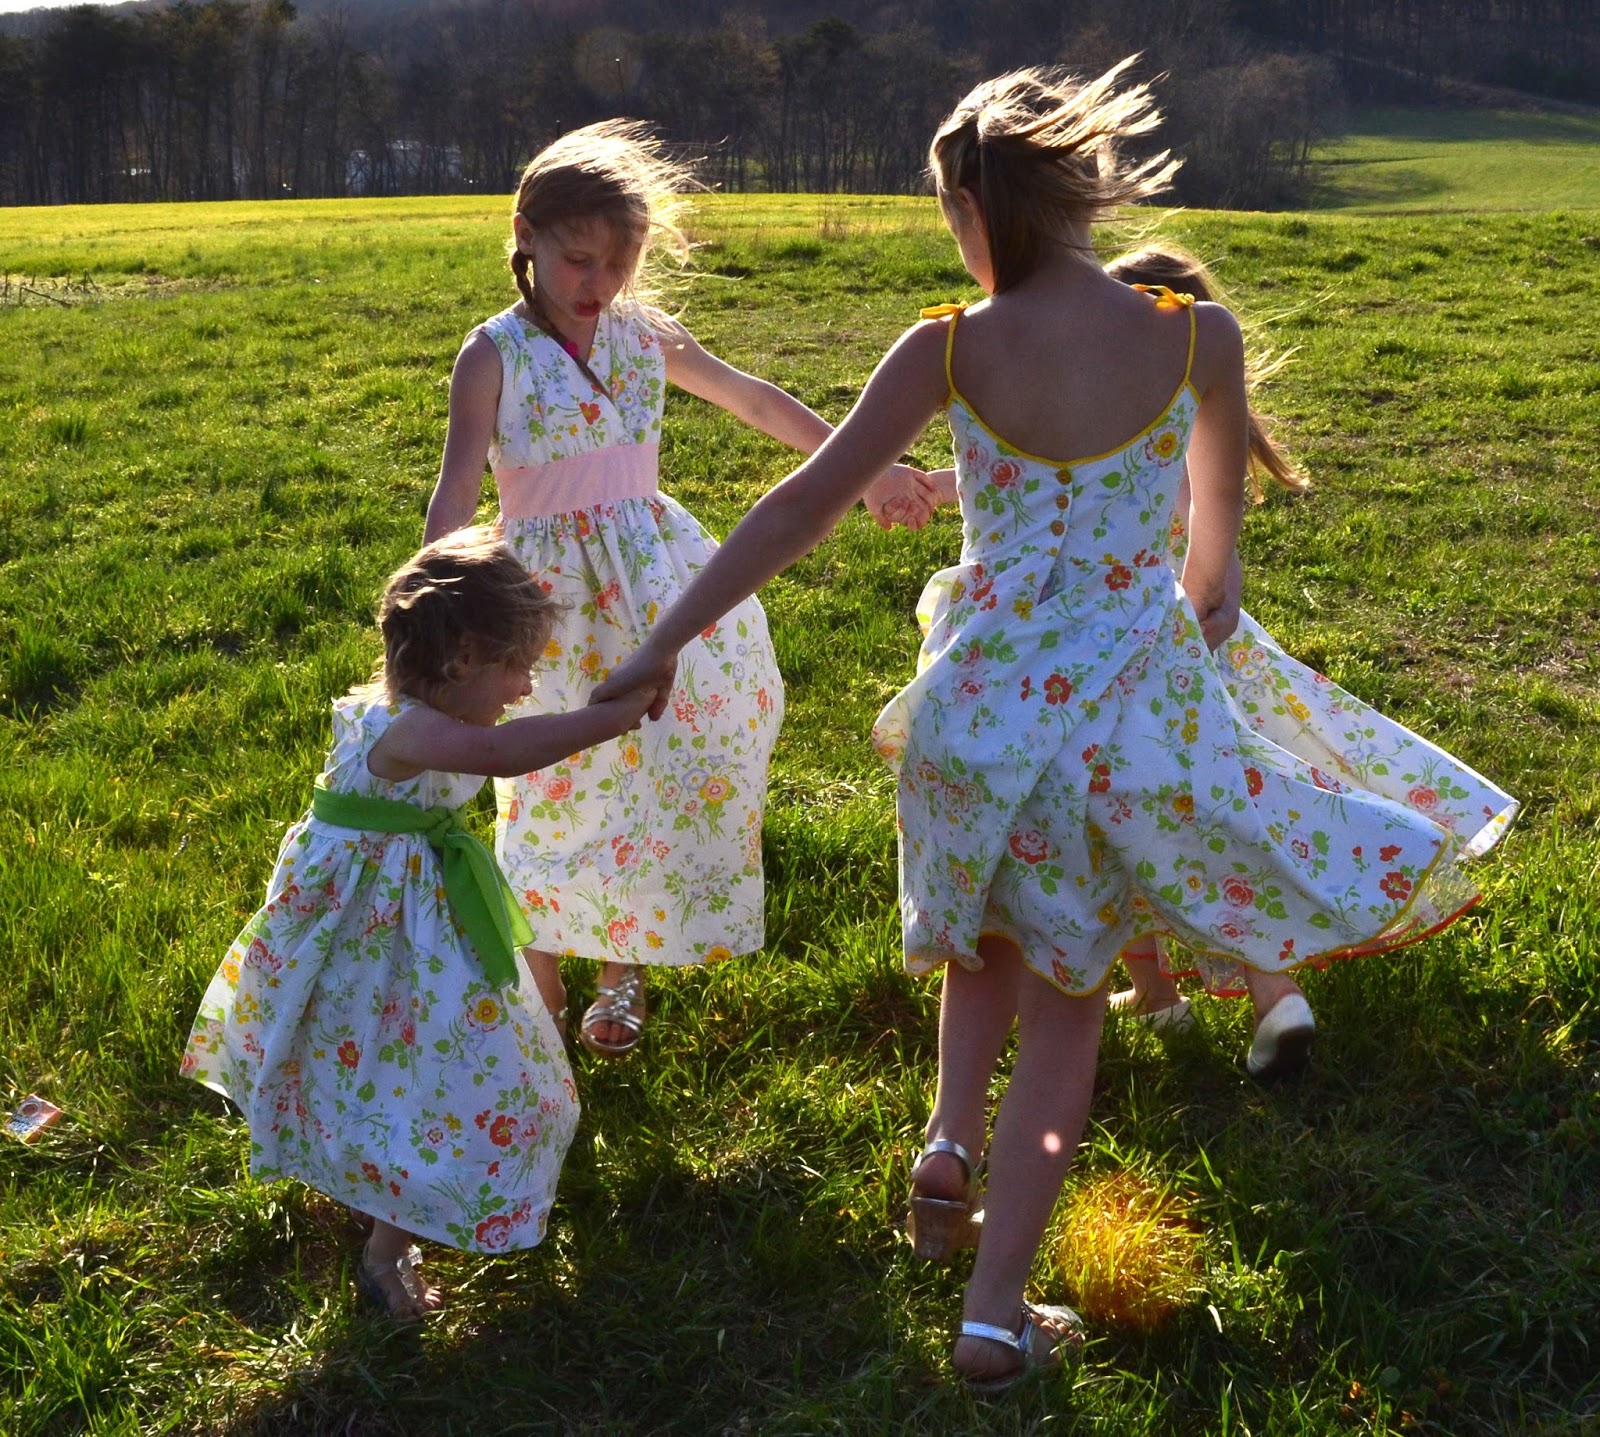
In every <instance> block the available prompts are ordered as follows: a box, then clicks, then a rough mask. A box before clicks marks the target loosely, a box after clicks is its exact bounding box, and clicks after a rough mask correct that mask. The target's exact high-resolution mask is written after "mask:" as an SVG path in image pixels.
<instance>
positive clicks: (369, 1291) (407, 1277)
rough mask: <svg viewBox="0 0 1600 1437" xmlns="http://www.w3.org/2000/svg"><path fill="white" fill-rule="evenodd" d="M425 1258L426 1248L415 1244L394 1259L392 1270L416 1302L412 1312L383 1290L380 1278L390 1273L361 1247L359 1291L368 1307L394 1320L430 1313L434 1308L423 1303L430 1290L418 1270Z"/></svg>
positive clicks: (412, 1319) (410, 1319)
mask: <svg viewBox="0 0 1600 1437" xmlns="http://www.w3.org/2000/svg"><path fill="white" fill-rule="evenodd" d="M421 1261H422V1249H421V1248H419V1247H417V1246H416V1244H415V1243H413V1244H412V1245H411V1246H410V1247H408V1248H407V1249H406V1250H405V1251H404V1252H403V1253H401V1254H400V1256H399V1257H397V1258H396V1259H395V1260H394V1267H393V1269H392V1271H393V1273H394V1275H395V1276H396V1277H397V1278H398V1279H399V1280H400V1287H401V1289H402V1291H404V1293H405V1295H406V1297H407V1298H409V1299H410V1301H411V1302H412V1304H413V1308H412V1310H411V1311H409V1312H406V1311H402V1310H401V1309H399V1308H397V1307H396V1306H395V1304H394V1302H393V1300H392V1299H391V1298H390V1296H389V1294H388V1293H387V1292H385V1291H384V1290H383V1286H382V1284H381V1282H380V1281H379V1278H380V1276H387V1274H385V1273H383V1271H382V1269H381V1268H374V1267H373V1266H372V1265H371V1264H369V1263H368V1261H367V1250H366V1248H364V1247H363V1248H362V1249H361V1257H360V1258H359V1259H358V1260H357V1262H356V1292H357V1294H358V1295H359V1296H360V1298H361V1300H362V1301H363V1302H364V1303H366V1304H367V1306H369V1307H371V1308H372V1309H373V1310H374V1311H377V1312H381V1313H383V1314H384V1315H385V1316H386V1317H388V1318H389V1320H390V1321H391V1322H397V1323H409V1322H419V1321H421V1320H422V1318H423V1316H424V1315H425V1314H426V1313H428V1312H431V1311H432V1310H433V1309H432V1308H425V1307H423V1306H422V1303H423V1301H424V1293H425V1290H426V1289H425V1288H424V1286H423V1282H422V1274H421V1273H420V1272H418V1271H417V1267H418V1265H419V1264H420V1263H421Z"/></svg>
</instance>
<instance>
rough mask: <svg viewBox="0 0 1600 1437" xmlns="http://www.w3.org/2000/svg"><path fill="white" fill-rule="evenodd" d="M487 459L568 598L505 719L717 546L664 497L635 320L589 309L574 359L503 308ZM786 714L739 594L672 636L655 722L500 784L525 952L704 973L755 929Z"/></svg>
mask: <svg viewBox="0 0 1600 1437" xmlns="http://www.w3.org/2000/svg"><path fill="white" fill-rule="evenodd" d="M483 329H484V331H485V332H486V333H487V334H488V335H489V336H490V337H491V338H492V339H493V341H494V343H495V346H496V347H497V348H498V350H499V351H500V358H501V364H502V381H501V387H500V408H499V413H498V416H497V420H496V426H495V435H494V441H493V444H492V445H491V448H490V451H489V462H490V466H491V468H492V469H493V470H494V474H495V481H496V485H497V488H498V490H499V494H500V510H501V524H502V526H503V528H504V532H505V535H506V538H507V540H508V542H509V543H510V544H511V546H512V548H513V549H515V551H516V552H517V554H518V556H519V557H520V558H521V559H522V561H523V562H524V563H525V564H526V565H527V566H528V570H529V572H530V573H532V574H534V575H535V576H536V577H537V578H538V579H539V580H540V581H541V582H542V583H543V584H544V586H545V587H546V588H547V589H548V590H550V591H551V592H553V593H554V594H555V595H556V597H557V598H559V599H561V600H563V601H564V602H565V604H566V610H565V613H564V615H563V616H562V617H561V618H560V619H559V620H558V621H557V627H556V632H555V634H554V636H553V637H552V638H551V640H550V643H549V646H548V648H547V649H546V651H545V656H544V659H543V662H542V663H541V664H540V665H539V666H538V667H537V668H536V670H535V685H534V691H533V693H532V695H531V696H530V697H529V698H528V699H527V700H526V701H525V702H524V703H523V704H521V705H519V706H518V707H517V708H516V709H515V710H514V711H513V715H514V716H515V715H520V714H530V713H559V712H563V711H565V710H568V709H573V708H579V707H581V706H583V705H584V704H586V703H587V702H588V700H589V695H590V693H591V692H592V691H593V689H594V688H595V687H596V685H598V684H599V683H600V681H601V680H603V679H604V678H605V677H606V675H607V674H608V673H609V672H610V671H611V669H612V668H613V667H614V666H615V665H616V664H618V663H619V662H620V661H621V660H622V659H623V658H624V657H626V656H627V655H628V654H629V653H631V652H632V651H633V650H634V649H635V648H637V647H638V645H639V644H640V643H641V642H642V641H643V639H644V637H645V635H646V634H647V633H648V632H649V630H650V626H651V625H652V624H653V623H654V622H655V619H656V617H657V615H659V614H660V613H662V612H664V611H665V610H666V609H667V607H668V606H669V605H670V604H671V603H672V602H673V600H674V599H676V598H677V596H678V595H679V594H680V593H681V592H682V591H683V589H684V587H685V586H686V585H687V584H688V582H689V580H690V579H692V578H693V577H694V575H695V574H696V573H697V572H698V571H699V569H700V568H701V566H702V565H704V563H705V561H706V560H707V559H708V558H709V557H710V555H711V553H712V552H713V551H714V549H715V548H716V544H715V541H714V540H713V539H712V538H711V536H710V535H709V534H708V533H707V532H706V531H705V529H703V528H702V527H701V525H700V524H699V523H698V522H697V521H696V520H695V519H694V517H693V516H692V515H691V514H690V513H689V512H688V511H687V510H686V509H685V508H684V507H683V506H682V505H681V504H679V503H677V502H676V501H675V500H673V499H671V498H669V497H668V496H666V495H664V494H662V493H660V492H659V491H658V488H657V482H658V446H659V443H660V438H661V414H662V403H663V396H664V391H665V388H666V361H665V358H664V356H663V355H662V352H661V342H660V339H659V337H658V335H657V331H656V328H655V326H654V324H653V323H652V320H651V316H650V314H649V312H648V311H646V310H645V309H644V308H643V307H642V306H640V305H638V304H635V303H632V302H627V301H622V302H618V303H616V304H613V305H612V306H611V307H610V308H608V309H607V310H605V311H603V312H602V314H601V316H600V320H599V323H598V325H597V327H596V330H595V336H594V344H593V348H592V350H591V352H590V354H589V355H588V356H587V357H586V358H587V363H588V368H589V370H590V372H591V373H592V374H593V375H594V376H595V377H596V379H598V380H599V381H600V383H601V385H603V390H601V389H597V388H596V387H595V386H594V385H593V384H591V383H590V381H589V378H588V377H587V376H586V375H585V373H584V371H583V368H582V367H581V366H580V365H579V364H578V363H577V361H576V360H575V359H574V358H573V357H572V356H571V355H570V354H568V353H566V352H565V351H564V350H563V349H562V347H561V345H560V344H559V343H558V342H557V341H556V340H555V339H553V338H552V337H550V336H549V335H547V334H545V333H544V332H543V331H541V330H540V329H538V328H536V327H535V326H533V325H531V324H529V323H528V322H527V321H526V320H524V319H522V318H521V317H520V316H519V315H518V313H517V311H516V310H514V309H512V310H507V311H505V312H504V313H502V314H499V315H496V316H495V317H494V318H493V319H491V320H489V321H487V323H485V325H484V326H483ZM782 717H783V684H782V681H781V680H780V678H779V675H778V666H777V660H776V658H775V656H774V654H773V650H772V640H771V637H770V636H769V634H768V631H767V621H766V615H765V614H764V613H763V611H762V609H761V606H760V604H759V603H758V602H757V601H756V600H755V599H748V600H746V601H745V602H744V603H742V604H740V605H738V606H737V607H736V608H734V609H733V610H731V611H730V612H729V613H728V614H727V615H726V616H725V617H724V618H723V619H721V620H719V621H718V622H717V623H716V624H714V625H712V626H711V627H710V628H708V629H707V630H705V632H704V633H702V634H701V635H700V636H699V637H698V638H697V639H696V640H694V641H693V642H691V643H690V644H688V645H686V646H685V648H684V649H683V651H682V654H681V655H680V657H679V661H678V675H677V687H676V688H675V690H674V692H673V695H672V701H671V704H670V705H669V707H668V710H667V713H666V714H665V716H664V717H663V718H662V719H661V720H660V721H659V722H655V723H647V724H645V725H644V726H643V727H642V728H640V729H639V730H638V731H636V732H634V733H631V734H624V735H623V736H622V737H621V738H618V739H614V740H611V741H609V742H606V743H601V744H596V745H595V746H594V747H593V748H590V749H587V750H585V751H584V752H583V753H581V754H575V755H573V756H572V757H571V758H568V759H566V760H564V761H563V762H561V763H557V764H552V765H551V766H550V767H548V768H545V769H542V770H540V771H539V772H537V773H530V774H526V775H524V776H523V777H521V778H517V779H511V780H502V781H499V782H498V783H497V785H496V788H497V793H498V798H499V824H498V826H497V829H496V849H497V852H498V855H499V857H500V861H501V865H502V867H503V868H504V869H505V872H506V877H507V878H508V880H509V881H510V884H511V887H512V890H513V892H515V893H516V894H517V895H518V896H519V897H520V898H521V900H522V904H523V910H524V912H525V913H526V914H527V917H528V922H529V924H530V926H531V927H532V929H533V933H534V944H535V946H536V947H539V948H542V949H544V950H546V951H549V952H554V953H559V954H575V955H578V956H581V957H584V958H590V959H600V960H613V961H617V962H623V963H659V964H691V963H709V962H714V961H716V960H718V959H722V958H727V957H731V956H733V955H735V954H741V953H749V952H753V951H754V950H756V949H758V948H759V947H760V946H761V944H762V941H763V938H764V921H763V903H764V897H763V882H762V867H761V824H762V818H763V814H764V812H765V807H766V789H767V764H768V760H769V759H770V757H771V754H772V747H773V744H774V742H775V741H776V739H777V734H778V726H779V723H780V722H781V720H782Z"/></svg>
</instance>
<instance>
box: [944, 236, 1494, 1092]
mask: <svg viewBox="0 0 1600 1437" xmlns="http://www.w3.org/2000/svg"><path fill="white" fill-rule="evenodd" d="M1106 273H1107V274H1109V275H1110V276H1111V277H1112V278H1113V279H1118V280H1121V281H1122V282H1123V283H1124V284H1131V285H1143V286H1145V287H1147V288H1156V289H1159V288H1162V287H1166V288H1168V289H1171V290H1174V291H1177V292H1179V293H1185V294H1190V295H1192V296H1193V297H1194V298H1195V299H1197V300H1201V301H1211V300H1215V299H1217V298H1218V293H1217V284H1216V281H1215V280H1214V279H1213V278H1212V277H1211V275H1210V273H1209V272H1208V271H1207V270H1206V267H1205V266H1204V265H1203V264H1202V263H1201V262H1200V260H1199V259H1198V258H1196V257H1195V256H1194V255H1192V254H1189V253H1187V252H1186V251H1184V250H1182V249H1180V248H1178V247H1177V246H1175V245H1147V246H1145V247H1143V248H1141V249H1139V250H1136V251H1134V252H1133V253H1132V254H1126V255H1121V256H1119V257H1118V258H1117V259H1114V260H1112V261H1111V263H1110V264H1108V265H1107V266H1106ZM1260 377H1263V375H1262V373H1261V372H1260V371H1258V372H1257V373H1253V374H1252V375H1251V387H1252V388H1254V384H1255V382H1256V380H1257V379H1258V378H1260ZM1249 436H1250V437H1249V458H1250V466H1251V479H1252V481H1254V482H1253V486H1252V487H1253V497H1254V498H1255V499H1256V500H1257V501H1259V500H1260V498H1261V489H1260V483H1259V479H1258V476H1259V474H1260V473H1262V472H1263V471H1264V472H1265V473H1266V474H1267V475H1268V476H1270V477H1271V478H1272V479H1273V480H1275V481H1276V482H1277V483H1278V484H1280V485H1281V486H1282V487H1284V488H1285V489H1288V490H1290V491H1291V492H1293V493H1299V492H1303V491H1304V489H1305V488H1306V481H1305V478H1304V476H1303V475H1302V474H1300V473H1299V472H1298V470H1296V469H1295V467H1294V465H1293V464H1291V463H1290V462H1289V460H1288V459H1287V457H1286V456H1285V455H1284V454H1283V452H1282V451H1281V450H1280V449H1279V448H1278V446H1277V445H1276V444H1275V443H1274V442H1273V439H1272V436H1271V434H1270V433H1269V432H1268V431H1267V428H1266V426H1265V424H1264V423H1263V422H1262V420H1261V418H1260V416H1258V415H1257V414H1256V413H1255V412H1254V410H1253V409H1252V411H1251V413H1250V416H1249ZM931 477H933V476H930V478H931ZM1188 501H1189V493H1188V486H1187V484H1185V485H1184V486H1183V487H1182V488H1180V490H1179V491H1178V502H1177V507H1176V511H1175V513H1174V517H1173V523H1172V529H1171V544H1170V546H1169V549H1168V558H1169V561H1170V562H1172V563H1174V564H1181V563H1182V562H1183V555H1184V549H1185V546H1186V544H1187V531H1186V528H1185V525H1184V522H1183V521H1184V519H1185V517H1186V516H1187V514H1188V509H1189V503H1188ZM1217 658H1218V661H1219V666H1220V668H1221V670H1222V679H1223V682H1224V684H1225V685H1226V686H1227V690H1228V694H1229V697H1230V698H1232V700H1233V702H1234V704H1235V706H1236V707H1237V708H1238V709H1239V710H1240V712H1241V714H1242V715H1243V716H1244V718H1245V720H1246V721H1247V722H1248V723H1249V724H1250V726H1251V727H1252V728H1253V729H1254V730H1255V732H1256V733H1258V734H1260V735H1262V736H1263V737H1265V738H1268V739H1270V740H1271V741H1272V742H1273V743H1275V744H1277V745H1278V747H1279V748H1282V749H1284V750H1285V751H1287V752H1289V753H1292V754H1295V755H1296V756H1298V757H1299V758H1301V759H1302V760H1303V761H1304V762H1305V763H1307V764H1309V765H1313V766H1315V768H1316V769H1317V770H1319V771H1321V772H1323V773H1326V774H1331V775H1333V777H1334V778H1335V779H1337V781H1338V782H1339V784H1340V785H1341V786H1343V787H1344V788H1346V789H1357V788H1359V789H1364V790H1366V791H1367V792H1369V793H1376V794H1381V795H1382V796H1383V797H1385V798H1389V799H1392V800H1394V802H1396V803H1400V804H1405V805H1407V806H1409V807H1412V808H1416V809H1418V810H1420V811H1422V812H1425V813H1426V814H1427V816H1428V817H1429V818H1430V819H1431V820H1432V821H1433V822H1435V823H1437V824H1439V825H1441V826H1442V827H1444V828H1448V829H1449V830H1450V831H1451V832H1452V833H1454V834H1455V836H1456V838H1457V840H1458V842H1459V843H1460V845H1461V852H1462V855H1463V856H1476V855H1478V854H1482V853H1486V852H1487V851H1488V850H1489V849H1490V848H1492V847H1494V845H1495V844H1496V843H1497V842H1499V840H1500V838H1501V837H1502V836H1503V835H1504V834H1505V831H1506V828H1507V827H1508V826H1509V824H1510V823H1511V821H1512V819H1513V818H1514V817H1515V816H1516V812H1517V807H1518V805H1517V801H1516V800H1515V799H1513V798H1512V797H1511V796H1510V795H1509V794H1508V793H1506V792H1504V791H1503V790H1502V789H1500V788H1497V787H1496V786H1495V785H1494V784H1492V783H1490V782H1489V780H1488V779H1486V778H1484V777H1483V776H1482V775H1481V774H1479V773H1476V772H1474V771H1473V770H1472V769H1470V768H1468V767H1467V766H1466V765H1465V764H1463V763H1462V762H1460V761H1459V760H1458V759H1456V758H1453V757H1452V756H1451V755H1450V754H1448V753H1446V752H1444V750H1442V749H1440V748H1438V747H1437V746H1436V745H1434V744H1431V743H1429V742H1428V740H1427V739H1425V738H1421V737H1419V736H1418V735H1417V734H1414V733H1412V732H1411V731H1410V730H1409V729H1406V728H1403V727H1401V725H1399V724H1397V723H1395V722H1394V721H1393V720H1392V719H1388V718H1385V717H1384V716H1383V715H1382V714H1380V713H1378V712H1377V711H1376V710H1375V709H1373V708H1371V707H1369V706H1368V705H1367V704H1364V703H1362V702H1361V700H1360V699H1358V698H1355V697H1354V696H1353V695H1351V694H1348V693H1346V692H1345V691H1344V690H1343V689H1341V688H1339V687H1338V686H1337V685H1335V684H1333V683H1331V682H1330V681H1329V680H1328V679H1326V678H1324V677H1323V676H1322V675H1321V674H1319V673H1315V672H1314V671H1312V670H1311V669H1308V668H1307V667H1306V666H1305V665H1304V664H1300V663H1297V662H1296V661H1295V660H1294V659H1292V658H1290V657H1289V656H1288V655H1287V654H1285V653H1284V652H1283V650H1282V649H1281V648H1279V647H1278V645H1277V644H1276V643H1275V642H1274V641H1273V639H1272V638H1271V637H1270V636H1269V635H1268V634H1267V633H1266V631H1265V630H1263V629H1262V628H1261V627H1260V626H1259V625H1257V624H1256V622H1255V620H1253V619H1252V618H1251V617H1250V616H1249V614H1241V615H1240V616H1239V622H1238V626H1237V627H1236V628H1235V629H1234V630H1233V632H1232V633H1231V634H1230V636H1229V637H1228V639H1226V640H1225V641H1224V643H1223V644H1222V646H1221V647H1220V648H1219V649H1218V651H1217ZM1182 956H1183V955H1182V954H1181V952H1178V951H1176V950H1173V949H1172V948H1171V947H1170V946H1169V948H1168V950H1167V952H1166V953H1165V954H1164V955H1161V954H1158V944H1157V940H1156V939H1155V937H1154V936H1153V935H1152V936H1151V937H1148V938H1144V939H1141V940H1140V941H1139V942H1138V943H1136V944H1135V945H1133V946H1132V947H1130V948H1129V949H1127V950H1125V951H1124V952H1123V954H1122V959H1123V962H1124V964H1125V965H1126V966H1127V969H1128V975H1129V977H1130V978H1131V979H1132V980H1133V986H1132V988H1130V989H1128V990H1127V991H1125V992H1122V993H1113V994H1112V995H1111V998H1110V1006H1111V1007H1113V1008H1122V1009H1124V1010H1125V1011H1127V1012H1128V1013H1129V1014H1131V1015H1132V1016H1133V1017H1134V1018H1135V1019H1136V1020H1138V1021H1142V1022H1148V1023H1150V1024H1151V1025H1152V1026H1155V1027H1158V1028H1163V1029H1178V1030H1181V1029H1184V1028H1187V1027H1189V1026H1191V1025H1192V1023H1193V1013H1192V1010H1191V1009H1190V1006H1189V1000H1188V999H1187V998H1184V997H1182V996H1180V994H1179V993H1178V990H1177V987H1176V985H1175V984H1174V982H1173V979H1174V977H1178V976H1185V975H1186V974H1188V973H1193V972H1198V973H1199V974H1200V975H1201V976H1202V977H1203V978H1204V979H1205V981H1206V986H1207V987H1208V988H1209V989H1210V990H1211V991H1212V992H1214V993H1221V994H1229V995H1232V994H1237V993H1238V992H1239V991H1240V985H1241V984H1242V985H1243V987H1244V989H1245V990H1247V991H1248V992H1249V994H1250V999H1251V1003H1252V1005H1253V1006H1254V1008H1255V1016H1256V1022H1255V1035H1254V1038H1253V1040H1252V1042H1251V1044H1250V1051H1249V1054H1248V1055H1247V1057H1246V1060H1245V1066H1246V1068H1247V1069H1248V1071H1249V1072H1250V1074H1251V1076H1252V1077H1256V1078H1262V1079H1267V1078H1279V1077H1289V1076H1292V1075H1294V1074H1295V1073H1297V1072H1299V1071H1300V1070H1301V1069H1302V1068H1303V1067H1304V1066H1305V1064H1306V1062H1307V1060H1308V1059H1309V1057H1310V1053H1311V1040H1312V1037H1313V1035H1314V1034H1315V1031H1316V1024H1315V1021H1314V1020H1313V1018H1312V1014H1311V1007H1310V1005H1309V1004H1308V1003H1307V1002H1306V999H1305V995H1304V994H1303V993H1302V992H1301V991H1300V989H1299V986H1298V985H1297V984H1296V983H1295V982H1294V980H1293V979H1292V978H1290V977H1288V976H1287V975H1284V974H1266V973H1261V972H1259V971H1258V970H1256V969H1254V968H1251V967H1250V966H1249V965H1248V964H1243V963H1237V962H1232V961H1227V962H1220V963H1219V962H1217V961H1216V960H1215V959H1212V958H1209V957H1208V956H1207V955H1206V954H1203V953H1202V954H1198V955H1196V963H1195V964H1194V965H1193V966H1192V967H1189V968H1185V969H1181V970H1177V971H1175V970H1174V969H1173V968H1172V966H1171V965H1172V961H1173V960H1174V959H1175V958H1180V957H1182ZM1163 957H1164V958H1165V960H1166V961H1165V963H1164V964H1163V962H1162V961H1161V959H1162V958H1163Z"/></svg>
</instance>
